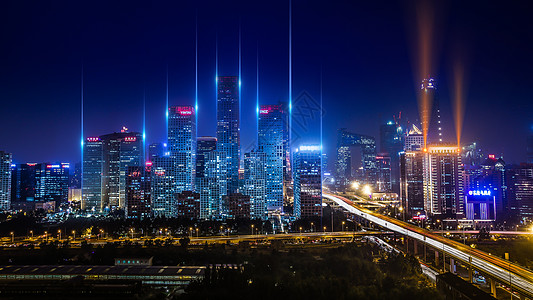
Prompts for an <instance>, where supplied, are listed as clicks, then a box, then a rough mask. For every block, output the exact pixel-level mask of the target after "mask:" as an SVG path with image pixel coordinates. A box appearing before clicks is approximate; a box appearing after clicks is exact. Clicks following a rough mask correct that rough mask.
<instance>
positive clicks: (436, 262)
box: [435, 250, 439, 267]
mask: <svg viewBox="0 0 533 300" xmlns="http://www.w3.org/2000/svg"><path fill="white" fill-rule="evenodd" d="M435 266H437V267H438V266H439V251H437V250H435Z"/></svg>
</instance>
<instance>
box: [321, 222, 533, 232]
mask: <svg viewBox="0 0 533 300" xmlns="http://www.w3.org/2000/svg"><path fill="white" fill-rule="evenodd" d="M314 226H315V223H313V222H311V232H315V229H314ZM532 230H533V229H532Z"/></svg>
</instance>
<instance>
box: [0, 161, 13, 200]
mask: <svg viewBox="0 0 533 300" xmlns="http://www.w3.org/2000/svg"><path fill="white" fill-rule="evenodd" d="M11 162H12V157H11V153H7V152H4V151H0V210H9V209H10V206H11Z"/></svg>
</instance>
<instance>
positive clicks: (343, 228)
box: [342, 221, 344, 231]
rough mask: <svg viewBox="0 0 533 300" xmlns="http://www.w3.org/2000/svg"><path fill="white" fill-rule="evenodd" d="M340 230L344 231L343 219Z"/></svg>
mask: <svg viewBox="0 0 533 300" xmlns="http://www.w3.org/2000/svg"><path fill="white" fill-rule="evenodd" d="M342 231H344V221H342Z"/></svg>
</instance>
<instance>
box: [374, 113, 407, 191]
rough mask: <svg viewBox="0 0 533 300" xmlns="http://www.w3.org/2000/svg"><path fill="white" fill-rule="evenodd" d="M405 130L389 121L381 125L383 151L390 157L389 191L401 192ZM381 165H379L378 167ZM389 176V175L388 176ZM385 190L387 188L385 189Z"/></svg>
mask: <svg viewBox="0 0 533 300" xmlns="http://www.w3.org/2000/svg"><path fill="white" fill-rule="evenodd" d="M403 137H404V136H403V130H402V127H400V125H398V124H396V123H394V122H392V121H389V122H387V124H382V125H381V126H380V140H381V152H382V153H386V154H387V155H388V157H389V158H390V164H389V167H390V183H389V185H390V187H389V188H388V189H387V190H386V191H387V192H394V193H397V194H399V193H400V169H399V166H400V152H402V151H403V148H404V146H403V143H404V141H403ZM387 155H381V156H387ZM378 164H379V162H378ZM379 168H380V166H379V165H378V169H379ZM387 177H388V176H387ZM383 191H385V190H383Z"/></svg>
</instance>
